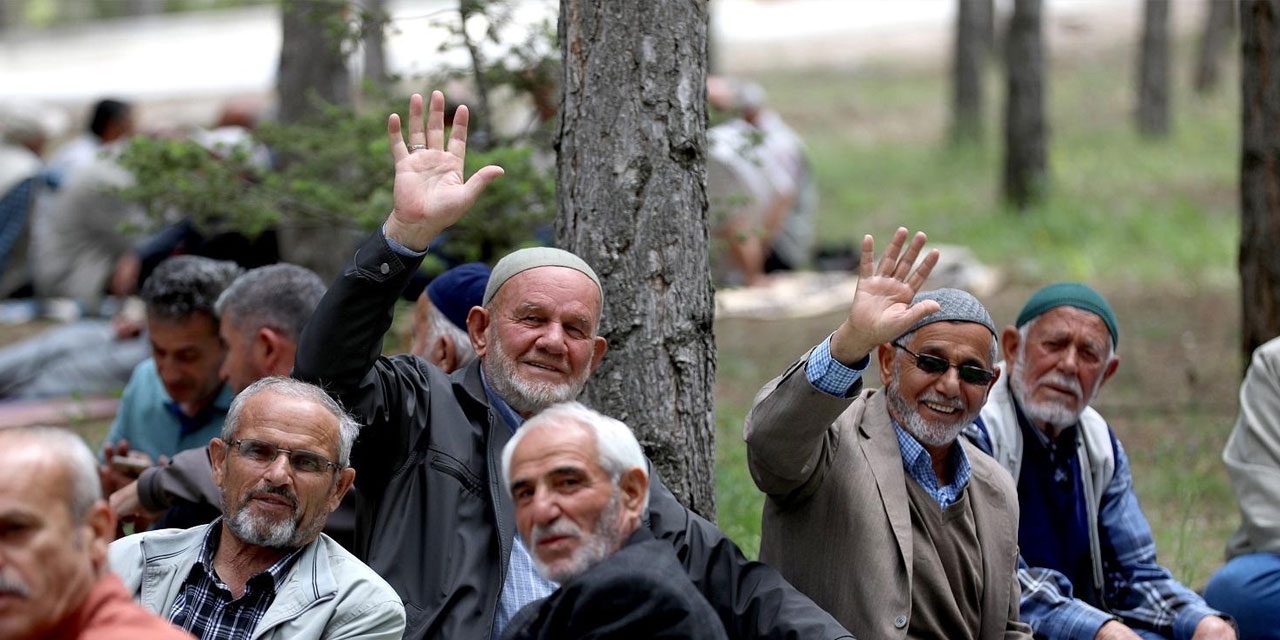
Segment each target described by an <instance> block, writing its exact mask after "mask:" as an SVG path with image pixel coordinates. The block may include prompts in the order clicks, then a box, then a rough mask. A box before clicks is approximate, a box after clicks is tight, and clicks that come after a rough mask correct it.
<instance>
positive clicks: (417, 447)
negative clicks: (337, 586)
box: [294, 231, 852, 640]
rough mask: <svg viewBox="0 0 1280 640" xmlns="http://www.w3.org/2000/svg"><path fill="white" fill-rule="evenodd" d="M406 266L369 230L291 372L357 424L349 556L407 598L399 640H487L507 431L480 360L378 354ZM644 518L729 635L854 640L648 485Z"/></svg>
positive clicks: (505, 502)
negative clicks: (448, 364)
mask: <svg viewBox="0 0 1280 640" xmlns="http://www.w3.org/2000/svg"><path fill="white" fill-rule="evenodd" d="M417 266H418V263H417V261H415V260H412V259H409V258H406V257H404V256H401V255H400V254H397V253H395V252H394V251H393V250H392V249H391V248H390V247H389V246H388V245H387V243H386V241H385V239H384V238H383V236H382V233H381V232H380V231H379V232H375V233H374V235H373V236H372V237H371V238H370V239H369V240H368V241H366V242H365V243H364V244H363V245H362V246H361V247H360V248H359V250H358V251H357V252H356V256H355V258H354V259H353V260H352V262H351V264H349V265H348V266H347V269H346V270H345V271H344V272H343V273H342V275H340V276H339V277H338V279H337V280H336V281H335V282H334V284H333V286H332V287H330V289H329V291H328V293H327V294H326V295H325V297H324V299H323V300H322V301H321V302H320V306H319V308H317V309H316V312H315V315H314V316H312V319H311V321H310V323H308V325H307V327H306V329H305V330H304V331H303V333H302V337H301V339H300V341H299V345H298V352H297V358H296V361H295V368H294V376H295V377H297V378H300V379H303V380H307V381H311V382H314V383H317V384H320V385H322V386H324V387H325V388H327V389H328V390H329V391H330V393H332V394H333V395H334V396H335V397H337V398H338V399H339V400H340V401H341V402H342V404H343V406H345V407H346V408H347V409H348V410H349V411H351V412H352V413H354V414H355V415H356V417H357V419H359V420H360V421H361V423H362V424H364V425H366V426H365V427H364V429H363V430H362V432H361V434H360V437H359V439H358V440H357V441H356V445H355V449H354V451H353V452H352V463H353V465H354V466H355V468H356V471H357V477H356V481H357V482H358V483H359V485H360V490H361V497H362V498H363V500H362V503H361V506H360V510H359V514H358V520H357V534H356V538H357V540H356V546H357V555H360V556H361V557H363V558H365V559H366V561H367V562H368V563H369V565H370V566H371V567H372V568H373V569H374V570H375V571H377V572H378V573H379V574H380V575H381V576H382V577H383V578H385V579H386V580H387V582H389V583H390V584H391V586H392V587H394V588H395V590H396V591H397V592H398V593H399V594H400V597H401V598H402V599H403V600H404V604H405V612H406V614H407V615H408V627H407V629H406V631H405V638H408V639H413V640H417V639H420V638H433V639H441V640H488V638H490V637H491V635H492V627H493V620H494V615H495V612H496V611H497V603H498V595H499V592H500V591H501V586H502V584H503V581H504V580H505V579H506V575H505V573H506V571H507V566H508V558H509V554H510V553H511V545H512V539H513V537H514V536H515V534H516V531H515V518H514V509H513V508H512V506H511V500H510V496H509V495H508V494H507V492H506V491H503V490H502V487H501V486H500V484H501V481H500V478H501V475H502V474H501V469H500V468H499V465H500V464H501V451H502V447H503V445H505V444H506V442H507V440H508V439H509V438H510V432H509V430H508V428H507V427H506V426H505V424H504V423H503V422H502V421H501V419H500V418H498V416H497V415H496V414H495V413H494V412H493V411H492V410H491V409H490V407H489V404H488V400H487V398H486V396H485V393H484V389H483V385H482V383H481V381H480V372H479V366H478V363H473V364H472V365H471V366H469V367H467V368H465V369H462V370H460V371H457V372H454V374H453V375H452V376H448V375H445V374H444V373H443V372H441V371H440V370H439V369H436V368H435V367H433V366H431V365H429V364H427V363H426V362H425V361H423V360H421V359H418V358H415V357H412V356H394V357H390V358H388V357H382V356H380V355H379V354H380V353H381V349H382V336H383V334H384V333H385V332H386V330H387V329H388V328H389V327H390V325H391V318H392V310H393V306H394V304H395V300H396V298H397V296H398V295H399V294H400V290H401V288H402V287H403V286H404V284H405V283H406V282H407V281H408V279H409V277H410V275H411V274H412V273H413V272H414V271H415V270H416V268H417ZM646 524H647V525H648V527H649V529H650V530H651V531H652V533H653V535H654V536H655V537H657V538H659V539H662V540H666V541H668V542H670V543H671V544H672V546H673V547H674V548H675V551H676V555H677V557H678V558H679V559H680V562H681V563H682V564H683V565H684V567H685V569H686V570H687V571H688V572H689V577H690V579H691V580H692V581H693V583H694V584H695V585H696V586H697V587H698V589H699V590H701V591H702V593H703V594H704V595H705V596H706V598H707V600H708V601H709V602H710V603H711V605H712V606H713V607H714V608H715V609H716V612H717V613H718V614H719V616H720V617H721V619H722V620H723V622H724V625H725V629H726V630H727V631H728V633H729V635H730V637H736V638H788V639H797V640H798V639H800V638H816V639H835V638H848V637H852V636H851V635H850V634H849V633H848V632H847V631H845V630H844V629H843V628H842V627H840V625H839V624H838V623H837V622H836V621H835V620H834V619H833V618H832V617H831V616H830V615H828V614H827V613H826V612H825V611H823V610H821V609H820V608H818V606H817V605H815V604H813V602H812V601H811V600H809V598H807V597H805V596H804V595H803V594H801V593H800V592H798V591H796V590H795V588H794V587H792V586H791V585H790V584H788V583H787V582H786V581H785V580H784V579H783V578H782V576H781V575H779V574H778V572H777V571H775V570H774V569H772V568H770V567H768V566H766V565H763V564H761V563H759V562H751V561H748V560H747V559H746V558H744V557H743V555H742V553H741V551H739V550H738V547H737V546H736V545H735V544H734V543H733V542H732V541H731V540H729V539H728V538H727V537H725V535H724V534H723V533H722V532H721V531H720V530H719V529H717V528H716V527H715V525H713V524H711V523H710V522H708V521H706V520H704V519H703V518H701V517H699V516H698V515H697V514H694V513H693V512H692V511H689V510H688V509H685V508H684V507H683V506H681V505H680V503H679V502H677V501H676V500H675V498H674V497H673V496H672V495H671V492H670V491H668V490H667V489H666V487H665V486H663V484H662V482H661V480H659V479H658V478H656V477H654V478H652V486H651V494H650V504H649V513H648V517H647V520H646Z"/></svg>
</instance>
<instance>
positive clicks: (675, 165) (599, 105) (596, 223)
mask: <svg viewBox="0 0 1280 640" xmlns="http://www.w3.org/2000/svg"><path fill="white" fill-rule="evenodd" d="M707 11H708V9H707V3H706V2H689V1H686V0H647V1H646V2H613V1H608V2H602V1H600V0H561V2H560V25H559V33H560V48H561V52H562V55H563V58H564V63H563V73H564V76H563V82H562V91H563V92H564V93H563V101H562V108H561V110H560V114H561V116H560V118H561V119H560V127H559V131H558V133H557V142H556V146H557V150H558V154H557V155H558V158H557V169H558V179H557V183H556V197H557V199H558V200H559V203H558V204H559V212H558V215H557V218H556V236H557V238H558V241H559V244H560V246H562V247H564V248H566V249H569V250H571V251H574V252H575V253H577V254H578V255H580V256H582V257H583V258H584V259H585V260H586V261H587V262H588V263H590V264H591V265H592V266H593V267H594V268H595V269H596V271H597V272H598V273H599V274H600V277H601V278H602V280H603V284H604V290H605V296H606V302H605V313H604V319H603V322H602V326H601V335H603V336H604V337H605V338H607V339H608V340H609V353H608V354H607V355H606V356H605V358H604V364H603V365H601V366H600V368H599V370H597V371H596V373H595V375H593V376H592V378H591V380H592V381H591V383H590V384H589V385H588V386H587V398H588V401H589V402H590V403H591V404H592V405H593V406H595V407H596V408H597V409H599V410H601V411H602V412H604V413H606V414H608V415H611V416H613V417H616V418H618V419H620V420H622V421H624V422H626V423H627V424H628V425H629V426H631V428H632V429H634V430H635V432H636V435H637V436H638V437H639V439H640V442H641V443H642V444H643V445H644V447H645V451H646V452H647V453H648V455H649V457H650V459H652V460H653V462H654V464H655V467H656V471H657V472H658V473H659V474H660V476H661V477H662V480H663V482H664V483H666V485H667V486H668V487H669V488H670V489H671V491H672V493H674V494H675V496H676V498H678V499H679V500H680V501H681V502H682V503H683V504H685V505H687V506H689V507H690V508H691V509H693V510H694V511H696V512H698V513H700V514H702V515H704V516H706V517H708V518H714V515H715V437H714V436H715V428H714V420H713V410H714V407H713V396H712V385H713V382H714V376H715V349H714V346H715V345H714V340H713V336H712V320H713V316H714V305H713V299H712V292H711V278H710V273H709V268H708V265H707V246H708V245H707V242H708V238H707V216H706V211H707V196H706V121H707V113H706V55H707V47H706V40H707Z"/></svg>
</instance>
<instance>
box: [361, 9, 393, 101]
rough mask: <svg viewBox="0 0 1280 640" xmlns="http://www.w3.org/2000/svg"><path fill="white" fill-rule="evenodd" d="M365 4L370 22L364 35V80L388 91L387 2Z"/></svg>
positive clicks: (366, 14)
mask: <svg viewBox="0 0 1280 640" xmlns="http://www.w3.org/2000/svg"><path fill="white" fill-rule="evenodd" d="M364 4H365V12H366V13H365V17H366V19H367V21H368V24H366V31H365V34H364V56H363V58H364V60H363V61H364V79H365V81H366V82H368V83H370V84H372V85H373V86H375V87H378V88H380V89H386V88H387V56H386V47H385V40H386V38H385V35H386V27H387V18H388V16H387V0H365V2H364Z"/></svg>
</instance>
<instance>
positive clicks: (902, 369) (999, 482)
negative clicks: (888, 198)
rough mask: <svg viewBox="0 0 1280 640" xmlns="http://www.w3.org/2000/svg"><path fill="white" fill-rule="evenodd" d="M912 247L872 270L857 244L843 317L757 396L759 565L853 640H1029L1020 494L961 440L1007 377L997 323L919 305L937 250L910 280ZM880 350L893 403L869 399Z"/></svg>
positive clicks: (979, 310) (958, 295)
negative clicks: (857, 260)
mask: <svg viewBox="0 0 1280 640" xmlns="http://www.w3.org/2000/svg"><path fill="white" fill-rule="evenodd" d="M906 237H907V230H906V229H898V231H897V233H895V234H894V237H893V241H892V242H891V243H890V245H889V249H888V251H886V252H885V255H884V258H883V259H882V260H881V261H880V265H879V267H877V268H875V270H874V271H873V270H872V260H873V258H874V246H873V244H872V239H871V236H866V237H865V238H864V239H863V241H862V263H861V269H860V273H859V278H858V288H857V290H856V291H855V292H854V296H853V305H852V307H851V308H850V310H849V317H848V318H847V319H846V320H845V321H844V323H843V324H841V325H840V327H839V328H837V329H836V330H835V332H834V333H832V334H831V336H830V337H829V338H827V339H826V340H824V341H823V342H822V343H821V344H819V345H818V346H817V347H815V348H814V349H812V350H811V351H810V352H809V353H807V354H805V356H804V357H802V358H801V359H800V360H799V361H798V362H796V363H795V364H793V365H791V366H790V367H788V369H787V370H786V372H784V373H783V374H782V375H781V376H779V377H777V378H775V379H774V380H773V381H771V382H770V383H769V384H767V385H765V387H764V389H762V390H761V391H760V394H759V395H758V396H756V402H755V406H754V407H752V409H751V413H750V414H749V415H748V416H747V421H746V426H745V427H744V430H743V435H744V437H745V438H746V441H747V455H748V463H749V465H750V468H751V476H752V478H754V479H755V482H756V486H758V487H759V488H760V489H761V490H762V491H764V492H765V493H766V494H768V498H767V500H766V501H765V507H764V516H763V521H762V527H761V539H760V560H761V561H763V562H767V563H769V564H772V565H774V566H776V567H777V568H778V570H779V571H781V572H782V575H784V576H786V577H787V579H788V580H790V581H791V582H792V583H793V584H795V585H796V587H798V588H799V589H800V590H801V591H803V592H805V593H807V594H808V595H809V596H810V597H812V598H813V599H814V601H815V602H817V603H818V605H819V606H822V607H823V608H825V609H826V610H827V611H830V612H831V613H832V614H834V615H835V616H836V619H837V620H839V621H840V622H841V623H842V624H844V625H845V626H846V627H848V628H850V629H853V630H855V632H856V633H857V634H858V637H859V638H864V639H867V638H870V639H874V640H880V639H890V638H892V639H900V638H903V637H910V638H938V639H941V638H987V639H990V638H1029V637H1030V629H1029V628H1028V627H1027V626H1026V625H1025V624H1022V623H1021V622H1019V621H1018V582H1017V578H1016V576H1015V571H1016V569H1017V557H1018V554H1017V538H1016V531H1017V526H1018V503H1017V496H1016V494H1015V493H1014V487H1013V483H1012V482H1010V480H1009V476H1008V474H1006V473H1004V472H1003V471H1002V470H1001V469H1000V467H999V466H997V465H996V463H995V461H993V460H992V459H991V458H989V457H988V456H986V455H985V454H983V453H982V452H980V451H978V449H977V448H976V447H974V446H973V445H972V444H970V443H969V442H968V441H966V440H964V439H959V440H957V438H958V436H959V434H960V432H961V430H963V429H964V428H965V427H966V426H968V425H969V424H970V423H971V422H972V421H973V419H974V418H975V417H977V415H978V411H979V410H980V409H981V408H982V403H983V402H985V401H986V398H987V392H988V390H989V389H990V388H991V386H992V385H993V384H994V382H995V380H996V379H997V377H998V374H997V372H995V371H992V369H991V365H992V362H993V361H994V359H995V353H996V344H995V326H994V325H993V324H992V322H991V317H990V315H988V314H987V310H986V309H985V308H983V306H982V304H981V303H979V302H978V301H977V300H976V299H975V298H974V297H973V296H971V295H969V294H968V293H965V292H963V291H958V290H956V289H939V290H937V291H929V292H924V293H918V294H917V293H916V291H917V290H918V289H919V288H920V286H921V285H922V284H923V283H924V281H925V278H927V277H928V275H929V272H930V271H931V270H932V269H933V266H934V265H935V264H937V261H938V252H937V251H931V252H930V253H929V255H928V256H926V258H925V260H924V262H923V263H922V264H921V265H920V267H919V268H918V269H917V270H916V271H915V272H914V273H910V272H911V267H912V264H913V263H914V262H915V259H916V257H917V256H918V255H919V253H920V250H921V248H922V247H923V246H924V243H925V236H924V234H923V233H918V234H916V236H915V239H914V240H913V241H912V243H911V245H910V247H909V248H908V249H907V251H906V253H905V254H903V255H902V257H901V259H899V252H900V251H901V250H902V248H903V242H904V241H905V240H906ZM909 273H910V275H909V276H908V274H909ZM913 296H914V297H913ZM873 349H876V350H877V352H876V359H877V364H878V365H879V370H880V381H881V382H882V383H883V384H884V389H883V390H879V389H867V390H863V388H862V371H863V370H864V369H865V368H866V367H867V366H868V365H869V364H870V361H871V351H872V350H873Z"/></svg>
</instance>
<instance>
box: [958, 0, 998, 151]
mask: <svg viewBox="0 0 1280 640" xmlns="http://www.w3.org/2000/svg"><path fill="white" fill-rule="evenodd" d="M983 3H986V4H987V8H988V9H989V8H990V0H958V3H957V4H958V5H959V6H958V7H957V11H956V36H955V48H954V50H953V55H952V60H951V62H952V67H951V70H952V76H951V86H952V95H951V97H952V119H951V142H952V143H964V142H981V141H982V68H983V63H984V62H985V61H986V59H987V44H988V43H987V42H985V41H984V39H985V38H986V37H987V35H988V34H985V33H984V32H983V28H984V25H983V17H984V16H983V8H982V7H981V6H980V5H982V4H983ZM986 18H987V23H988V25H989V24H990V16H986Z"/></svg>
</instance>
